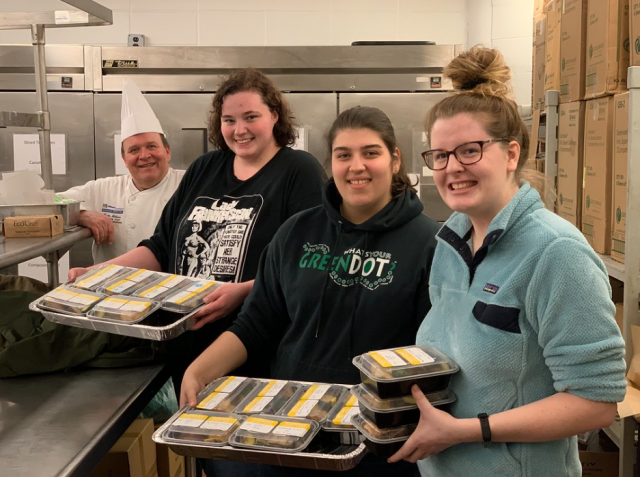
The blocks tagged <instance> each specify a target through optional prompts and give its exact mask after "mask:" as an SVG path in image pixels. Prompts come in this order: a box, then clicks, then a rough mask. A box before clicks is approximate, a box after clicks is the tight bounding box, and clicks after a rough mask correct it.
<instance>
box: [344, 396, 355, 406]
mask: <svg viewBox="0 0 640 477" xmlns="http://www.w3.org/2000/svg"><path fill="white" fill-rule="evenodd" d="M356 404H358V399H357V398H356V397H355V396H354V395H353V394H352V395H351V397H350V398H349V400H348V401H347V403H346V404H345V406H346V407H351V406H355V405H356Z"/></svg>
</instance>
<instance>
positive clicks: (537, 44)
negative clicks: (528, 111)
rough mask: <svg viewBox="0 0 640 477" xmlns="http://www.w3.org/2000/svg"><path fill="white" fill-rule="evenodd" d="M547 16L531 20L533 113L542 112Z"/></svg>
mask: <svg viewBox="0 0 640 477" xmlns="http://www.w3.org/2000/svg"><path fill="white" fill-rule="evenodd" d="M546 25H547V16H546V15H545V14H544V13H542V14H540V15H536V16H535V17H534V19H533V27H534V33H533V75H532V76H533V86H532V94H533V97H532V100H531V104H532V105H533V109H534V110H535V111H544V83H545V76H544V69H545V62H546V59H545V44H546V41H547V33H546V32H547V26H546Z"/></svg>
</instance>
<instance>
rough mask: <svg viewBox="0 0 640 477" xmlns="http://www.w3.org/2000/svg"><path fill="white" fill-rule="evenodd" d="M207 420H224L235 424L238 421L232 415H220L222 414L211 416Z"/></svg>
mask: <svg viewBox="0 0 640 477" xmlns="http://www.w3.org/2000/svg"><path fill="white" fill-rule="evenodd" d="M207 421H208V422H225V423H228V424H235V423H236V422H238V420H237V419H235V418H233V417H222V416H211V417H210V418H209V419H207Z"/></svg>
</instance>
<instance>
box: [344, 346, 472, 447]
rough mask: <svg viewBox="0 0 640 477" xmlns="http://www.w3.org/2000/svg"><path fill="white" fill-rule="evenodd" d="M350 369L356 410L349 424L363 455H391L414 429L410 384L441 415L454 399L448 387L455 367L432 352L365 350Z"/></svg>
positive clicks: (417, 415)
mask: <svg viewBox="0 0 640 477" xmlns="http://www.w3.org/2000/svg"><path fill="white" fill-rule="evenodd" d="M353 364H354V365H355V366H356V367H357V368H358V369H359V370H360V376H361V378H362V383H361V384H358V385H356V386H354V387H353V388H352V389H351V393H352V394H353V395H354V396H355V397H356V398H357V399H358V403H359V406H360V413H358V414H356V415H354V416H353V417H352V418H351V422H352V424H353V425H354V426H355V427H356V428H357V429H358V430H359V431H360V432H361V433H362V434H363V436H364V437H365V444H366V446H367V447H368V448H369V450H371V451H372V452H373V453H375V454H377V455H379V456H381V457H390V456H392V455H393V454H394V453H396V452H397V451H398V450H399V449H400V448H401V447H402V445H403V444H404V442H405V441H406V440H407V439H408V438H409V436H410V435H411V434H412V433H413V431H414V430H415V428H416V426H417V424H418V421H419V419H420V410H419V409H418V406H417V405H416V402H415V400H414V398H413V396H412V394H411V387H412V386H413V385H414V384H417V385H418V386H419V387H420V389H421V390H422V392H424V393H425V395H426V398H427V399H428V400H429V402H430V403H431V405H433V406H435V407H438V408H440V409H442V410H445V411H446V410H447V409H448V407H449V405H450V404H451V403H453V402H454V401H455V400H456V396H455V394H454V393H453V392H452V391H451V390H450V389H448V386H449V379H450V378H451V376H452V375H453V374H454V373H456V372H458V370H459V369H460V368H459V366H458V365H457V364H456V363H455V362H454V361H452V360H451V359H450V358H448V357H447V356H445V355H444V354H443V353H441V352H440V351H438V350H436V349H435V348H433V347H430V346H409V347H402V348H392V349H386V350H379V351H371V352H369V353H365V354H362V355H359V356H356V357H355V358H354V359H353Z"/></svg>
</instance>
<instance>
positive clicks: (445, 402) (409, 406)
mask: <svg viewBox="0 0 640 477" xmlns="http://www.w3.org/2000/svg"><path fill="white" fill-rule="evenodd" d="M351 393H352V395H353V396H354V397H356V398H357V399H358V401H359V402H360V412H362V414H363V415H364V416H365V417H367V418H368V419H369V420H371V422H373V423H374V424H375V425H376V426H378V428H380V429H387V428H390V427H398V426H402V425H405V424H416V423H417V422H418V420H419V419H420V410H419V409H418V406H417V405H416V401H415V399H413V396H404V397H401V398H391V399H380V398H379V397H378V395H377V394H376V393H375V392H373V391H372V390H371V389H370V388H368V387H367V386H364V385H362V384H359V385H357V386H353V387H352V388H351ZM425 397H426V398H427V400H428V401H429V402H430V403H431V405H432V406H435V407H437V408H439V409H441V410H443V411H448V409H449V404H451V403H453V402H455V400H456V395H455V394H454V393H453V391H451V390H450V389H445V390H443V391H436V392H434V393H429V394H426V395H425Z"/></svg>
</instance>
